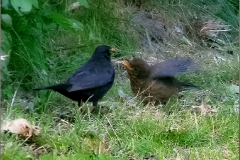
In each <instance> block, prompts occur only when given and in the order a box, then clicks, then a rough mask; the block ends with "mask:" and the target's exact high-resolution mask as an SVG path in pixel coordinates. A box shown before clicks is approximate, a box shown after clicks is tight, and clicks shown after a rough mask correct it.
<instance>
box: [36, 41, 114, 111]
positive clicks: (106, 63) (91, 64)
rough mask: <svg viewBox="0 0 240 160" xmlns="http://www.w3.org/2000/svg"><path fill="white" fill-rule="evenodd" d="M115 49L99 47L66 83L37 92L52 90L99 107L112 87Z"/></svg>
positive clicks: (42, 88)
mask: <svg viewBox="0 0 240 160" xmlns="http://www.w3.org/2000/svg"><path fill="white" fill-rule="evenodd" d="M112 52H115V49H114V48H111V47H109V46H105V45H102V46H98V47H97V48H96V50H95V52H94V53H93V55H92V57H91V58H90V60H89V61H88V62H87V63H85V64H84V65H83V66H82V67H80V68H79V69H78V70H77V71H76V72H75V73H74V74H73V75H72V76H71V77H70V78H69V79H68V80H67V81H66V82H65V83H62V84H57V85H53V86H48V87H40V88H37V89H35V90H44V89H52V90H54V91H57V92H59V93H60V94H62V95H64V96H66V97H68V98H70V99H72V100H74V101H78V105H79V106H80V105H81V102H86V101H88V102H92V103H93V106H94V107H95V106H97V104H98V100H100V99H101V98H102V97H103V96H104V95H105V94H106V93H107V91H108V90H109V89H110V88H111V87H112V84H113V81H114V77H115V71H114V68H113V66H112V64H111V57H110V55H111V53H112Z"/></svg>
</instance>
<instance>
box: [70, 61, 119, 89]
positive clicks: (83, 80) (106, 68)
mask: <svg viewBox="0 0 240 160" xmlns="http://www.w3.org/2000/svg"><path fill="white" fill-rule="evenodd" d="M114 76H115V71H114V69H113V67H112V65H111V63H104V64H100V63H87V64H86V65H84V66H83V67H81V68H79V69H78V70H77V71H76V72H75V73H74V74H73V75H72V76H71V77H70V78H69V79H68V81H67V82H66V83H67V84H72V87H71V88H69V89H68V92H73V91H79V90H86V89H92V88H95V87H100V86H103V85H105V84H107V83H109V82H112V81H113V80H114Z"/></svg>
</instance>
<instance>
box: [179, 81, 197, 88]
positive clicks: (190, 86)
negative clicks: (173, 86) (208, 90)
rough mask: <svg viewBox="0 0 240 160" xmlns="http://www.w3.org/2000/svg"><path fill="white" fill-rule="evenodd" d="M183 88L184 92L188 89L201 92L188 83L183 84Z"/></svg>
mask: <svg viewBox="0 0 240 160" xmlns="http://www.w3.org/2000/svg"><path fill="white" fill-rule="evenodd" d="M182 87H183V89H184V90H186V89H197V90H199V88H198V87H197V86H195V85H193V84H192V83H186V82H182Z"/></svg>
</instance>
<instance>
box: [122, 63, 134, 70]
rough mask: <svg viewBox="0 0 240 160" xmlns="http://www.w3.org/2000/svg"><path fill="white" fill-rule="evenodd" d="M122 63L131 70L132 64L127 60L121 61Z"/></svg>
mask: <svg viewBox="0 0 240 160" xmlns="http://www.w3.org/2000/svg"><path fill="white" fill-rule="evenodd" d="M122 64H123V65H124V66H126V67H127V69H130V70H132V66H131V64H130V63H129V62H128V61H123V62H122Z"/></svg>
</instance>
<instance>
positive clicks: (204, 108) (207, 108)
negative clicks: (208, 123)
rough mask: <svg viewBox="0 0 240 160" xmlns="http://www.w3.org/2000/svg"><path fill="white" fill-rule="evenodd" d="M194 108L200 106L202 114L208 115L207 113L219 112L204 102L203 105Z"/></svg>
mask: <svg viewBox="0 0 240 160" xmlns="http://www.w3.org/2000/svg"><path fill="white" fill-rule="evenodd" d="M192 108H199V109H200V111H201V114H202V115H206V114H207V113H210V114H211V113H216V112H217V110H216V109H213V108H211V106H209V105H207V104H204V103H202V105H201V106H192Z"/></svg>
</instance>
